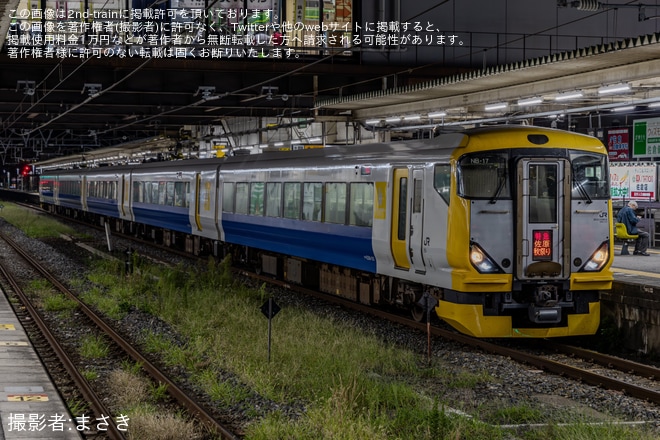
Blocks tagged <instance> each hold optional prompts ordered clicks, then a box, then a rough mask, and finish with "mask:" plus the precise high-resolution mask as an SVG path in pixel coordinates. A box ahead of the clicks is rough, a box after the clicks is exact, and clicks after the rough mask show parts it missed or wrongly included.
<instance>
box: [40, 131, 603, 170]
mask: <svg viewBox="0 0 660 440" xmlns="http://www.w3.org/2000/svg"><path fill="white" fill-rule="evenodd" d="M529 134H545V135H547V136H553V137H556V136H559V137H561V138H562V140H563V141H564V140H566V141H567V140H574V142H577V140H579V141H582V142H585V141H586V142H587V143H593V145H594V146H595V147H596V148H603V146H602V143H600V141H598V140H597V139H596V138H593V137H591V136H587V135H583V134H579V133H572V132H567V131H563V130H556V129H551V128H545V127H534V126H520V125H498V126H490V127H480V128H473V129H468V130H461V131H453V132H444V133H442V134H440V135H439V136H436V137H434V138H431V139H418V140H409V141H398V142H387V143H371V144H359V145H342V146H329V147H324V148H314V149H307V150H296V151H274V152H263V153H261V154H250V155H237V156H230V157H224V158H213V159H189V160H177V161H164V162H149V163H144V164H135V165H121V166H112V167H99V168H90V169H77V170H60V171H52V172H51V171H49V172H46V173H44V174H83V173H84V174H91V173H98V174H108V173H121V172H126V171H129V170H130V171H133V172H138V173H139V172H141V171H152V170H155V169H163V168H176V169H177V171H186V170H191V169H193V170H203V169H215V168H218V167H222V168H224V169H229V170H231V169H234V170H236V169H241V168H255V167H259V168H261V167H263V168H266V167H288V166H292V165H294V164H295V165H296V166H313V165H316V166H318V165H321V164H325V165H330V164H333V165H345V164H347V163H351V164H352V163H358V164H359V163H363V164H366V163H369V164H376V163H382V162H396V161H402V160H406V159H408V160H410V159H412V158H417V159H423V158H425V157H428V156H429V155H431V154H432V155H433V157H434V159H445V158H448V157H449V155H450V154H451V153H452V152H453V151H454V149H456V148H460V147H465V146H467V145H468V142H469V139H470V138H472V137H475V138H476V137H482V136H493V135H495V136H498V137H499V138H500V139H502V140H503V139H505V136H510V137H511V138H512V140H513V141H514V142H513V145H524V144H527V145H529V141H527V140H526V139H527V135H529ZM518 142H520V143H518ZM523 142H524V143H523ZM567 146H569V147H570V146H571V145H567ZM539 147H542V145H539Z"/></svg>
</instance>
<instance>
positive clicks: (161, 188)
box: [156, 182, 167, 205]
mask: <svg viewBox="0 0 660 440" xmlns="http://www.w3.org/2000/svg"><path fill="white" fill-rule="evenodd" d="M157 200H158V201H157V202H156V203H158V204H159V205H167V182H158V199H157Z"/></svg>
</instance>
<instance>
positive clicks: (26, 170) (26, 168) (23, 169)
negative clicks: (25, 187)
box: [21, 163, 32, 177]
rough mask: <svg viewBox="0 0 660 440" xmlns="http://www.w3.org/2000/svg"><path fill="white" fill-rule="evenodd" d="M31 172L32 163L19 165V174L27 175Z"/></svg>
mask: <svg viewBox="0 0 660 440" xmlns="http://www.w3.org/2000/svg"><path fill="white" fill-rule="evenodd" d="M31 173H32V165H30V164H29V163H26V164H23V166H22V167H21V176H23V177H27V176H29V175H30V174H31Z"/></svg>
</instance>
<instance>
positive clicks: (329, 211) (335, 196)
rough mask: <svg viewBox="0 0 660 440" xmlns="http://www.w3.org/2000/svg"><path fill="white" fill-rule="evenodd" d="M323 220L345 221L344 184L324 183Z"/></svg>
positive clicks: (343, 222)
mask: <svg viewBox="0 0 660 440" xmlns="http://www.w3.org/2000/svg"><path fill="white" fill-rule="evenodd" d="M325 221H326V222H328V223H339V224H342V225H343V224H345V223H346V184H345V183H326V184H325Z"/></svg>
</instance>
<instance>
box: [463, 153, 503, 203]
mask: <svg viewBox="0 0 660 440" xmlns="http://www.w3.org/2000/svg"><path fill="white" fill-rule="evenodd" d="M457 177H458V191H459V195H460V196H462V197H465V198H470V199H489V200H491V201H493V202H494V201H495V200H497V199H509V198H511V189H510V185H509V171H508V155H507V154H506V153H492V152H491V153H478V154H467V155H465V156H463V157H462V158H461V159H460V160H459V162H458V175H457Z"/></svg>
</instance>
